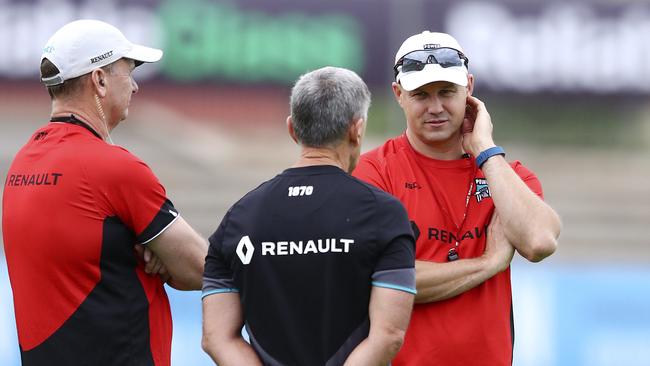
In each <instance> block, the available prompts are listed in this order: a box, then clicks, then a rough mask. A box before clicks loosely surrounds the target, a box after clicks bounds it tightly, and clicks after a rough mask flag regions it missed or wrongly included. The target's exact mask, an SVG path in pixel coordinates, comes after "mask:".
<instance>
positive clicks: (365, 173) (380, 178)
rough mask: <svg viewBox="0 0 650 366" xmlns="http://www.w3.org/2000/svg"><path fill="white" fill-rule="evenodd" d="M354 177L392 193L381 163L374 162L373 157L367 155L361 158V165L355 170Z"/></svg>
mask: <svg viewBox="0 0 650 366" xmlns="http://www.w3.org/2000/svg"><path fill="white" fill-rule="evenodd" d="M352 176H354V177H355V178H358V179H360V180H362V181H364V182H367V183H370V184H372V185H373V186H375V187H377V188H379V189H381V190H382V191H384V192H389V193H390V185H389V184H388V182H387V179H386V177H385V176H384V175H383V174H382V171H381V169H380V166H379V163H377V162H376V161H374V160H373V159H372V158H371V155H369V154H367V153H366V154H363V155H362V156H361V157H360V158H359V163H358V164H357V166H356V168H354V171H353V172H352Z"/></svg>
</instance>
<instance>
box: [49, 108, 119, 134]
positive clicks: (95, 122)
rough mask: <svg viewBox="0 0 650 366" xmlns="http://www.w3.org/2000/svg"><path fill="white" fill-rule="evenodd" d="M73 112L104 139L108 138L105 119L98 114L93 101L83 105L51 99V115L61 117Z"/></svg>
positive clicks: (108, 128)
mask: <svg viewBox="0 0 650 366" xmlns="http://www.w3.org/2000/svg"><path fill="white" fill-rule="evenodd" d="M71 114H73V115H74V116H75V117H77V118H79V119H80V120H81V121H83V122H84V123H86V124H87V125H88V126H89V127H90V128H92V129H93V130H95V132H97V133H98V134H99V135H100V136H101V137H102V139H104V141H108V140H109V139H110V136H109V132H110V127H109V126H108V123H107V121H105V120H104V118H103V117H102V116H101V115H100V113H99V111H98V108H97V107H96V106H95V103H94V102H93V103H92V104H91V103H85V105H78V104H72V103H69V102H67V101H60V100H53V101H52V113H51V117H62V116H69V115H71Z"/></svg>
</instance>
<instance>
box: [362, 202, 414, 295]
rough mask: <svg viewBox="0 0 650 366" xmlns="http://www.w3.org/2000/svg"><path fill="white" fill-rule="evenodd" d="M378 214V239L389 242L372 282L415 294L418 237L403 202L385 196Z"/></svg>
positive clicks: (382, 252) (374, 284)
mask: <svg viewBox="0 0 650 366" xmlns="http://www.w3.org/2000/svg"><path fill="white" fill-rule="evenodd" d="M382 201H383V202H379V204H380V206H379V207H380V212H379V213H378V215H377V221H376V222H377V227H378V228H379V229H378V232H377V240H378V241H379V242H380V243H386V244H385V246H384V248H383V250H382V251H381V254H380V257H379V260H378V261H377V264H376V266H375V270H374V273H373V275H372V285H373V286H377V287H385V288H391V289H395V290H400V291H405V292H408V293H412V294H415V293H416V290H415V238H414V237H413V232H412V230H411V225H410V223H409V220H408V216H407V214H406V210H405V209H404V207H403V206H402V204H401V203H400V202H399V201H397V200H396V199H394V198H392V197H385V198H384V199H383V200H382Z"/></svg>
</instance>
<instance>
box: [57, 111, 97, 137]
mask: <svg viewBox="0 0 650 366" xmlns="http://www.w3.org/2000/svg"><path fill="white" fill-rule="evenodd" d="M50 122H64V123H70V124H73V125H77V126H81V127H83V128H85V129H87V130H88V131H90V132H92V134H93V135H95V136H97V138H98V139H100V140H104V139H103V138H102V137H101V136H100V135H99V134H98V133H97V131H95V130H93V129H92V127H90V126H89V125H88V124H87V123H86V122H84V121H82V120H80V119H79V118H77V117H75V115H74V114H71V115H70V116H62V117H52V118H50Z"/></svg>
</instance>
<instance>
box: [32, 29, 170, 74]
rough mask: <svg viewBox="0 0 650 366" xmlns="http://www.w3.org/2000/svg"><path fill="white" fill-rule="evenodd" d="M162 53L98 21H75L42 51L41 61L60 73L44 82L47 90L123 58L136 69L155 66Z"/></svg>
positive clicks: (57, 34)
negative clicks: (142, 65)
mask: <svg viewBox="0 0 650 366" xmlns="http://www.w3.org/2000/svg"><path fill="white" fill-rule="evenodd" d="M162 54H163V52H162V50H159V49H155V48H150V47H145V46H140V45H137V44H133V43H131V42H129V40H127V39H126V37H124V35H123V34H122V32H120V30H119V29H117V28H115V27H114V26H112V25H110V24H108V23H104V22H102V21H99V20H87V19H84V20H76V21H73V22H70V23H68V24H66V25H64V26H63V27H61V28H60V29H59V30H58V31H56V33H54V35H52V37H50V39H49V40H48V41H47V43H46V44H45V47H43V54H42V55H41V61H43V59H44V58H47V59H48V60H49V61H50V62H52V63H53V64H54V66H56V67H57V69H59V73H58V74H57V75H54V76H52V77H48V78H43V77H42V78H41V81H42V82H43V83H44V84H45V85H46V86H53V85H59V84H62V83H63V82H64V81H66V80H69V79H73V78H76V77H78V76H81V75H85V74H87V73H89V72H91V71H93V70H94V69H97V68H100V67H103V66H106V65H108V64H111V63H113V62H115V61H117V60H119V59H121V58H130V59H133V60H135V61H136V65H138V64H140V63H143V62H156V61H158V60H160V58H161V57H162Z"/></svg>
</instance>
